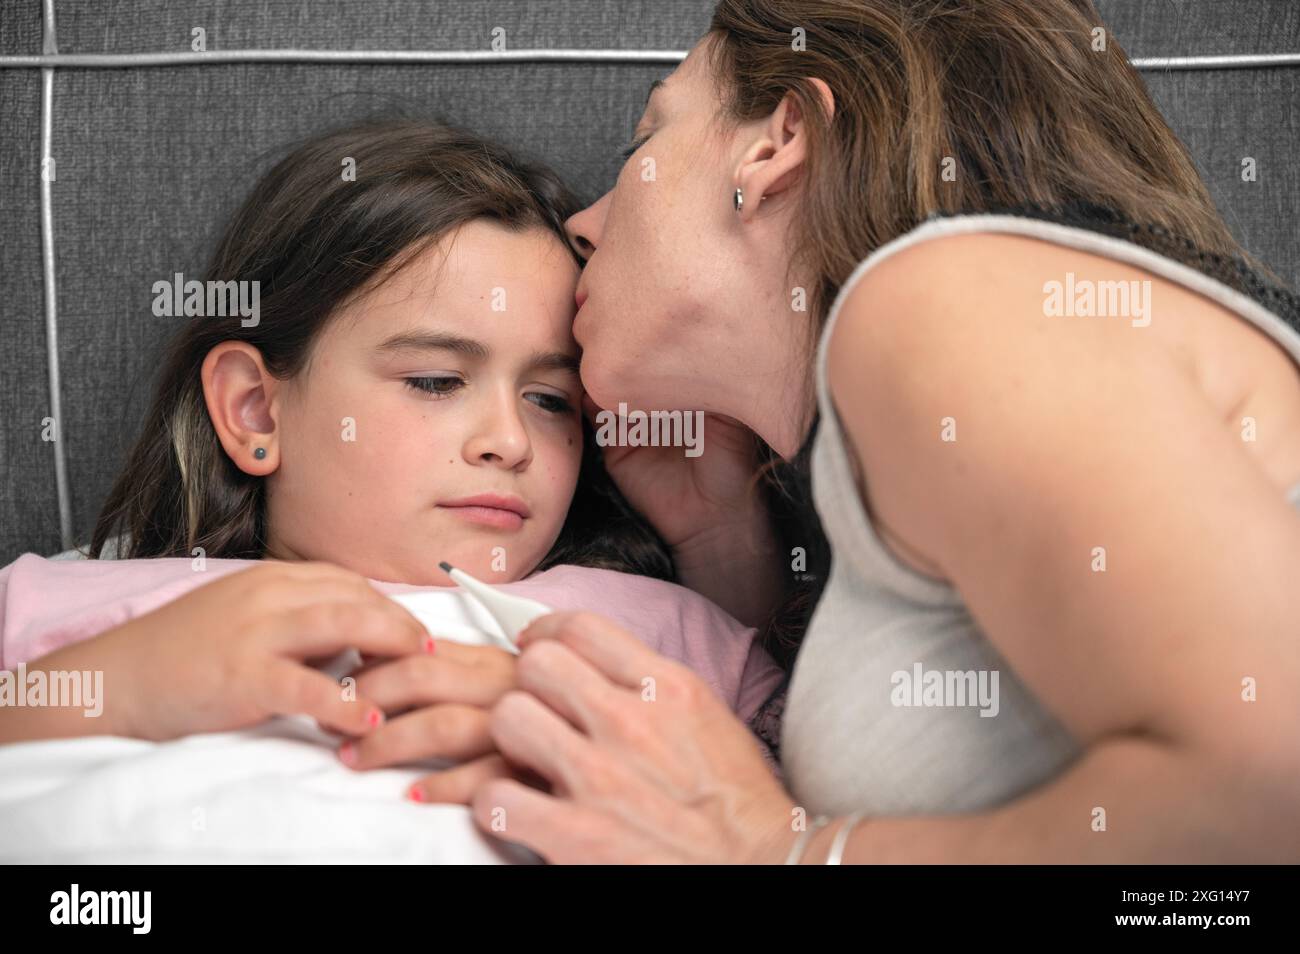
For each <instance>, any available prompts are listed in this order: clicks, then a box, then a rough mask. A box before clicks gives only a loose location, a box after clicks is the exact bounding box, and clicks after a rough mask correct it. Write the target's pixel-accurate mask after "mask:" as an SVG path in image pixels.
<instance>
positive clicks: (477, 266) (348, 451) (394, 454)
mask: <svg viewBox="0 0 1300 954" xmlns="http://www.w3.org/2000/svg"><path fill="white" fill-rule="evenodd" d="M577 273H578V268H577V266H576V264H575V263H574V262H573V259H572V257H571V256H570V255H569V253H568V251H567V249H565V247H564V245H563V243H562V242H561V241H560V240H559V239H558V238H556V237H555V236H554V235H552V234H550V233H549V232H546V231H544V230H542V229H529V230H526V231H522V232H512V231H509V230H507V229H505V228H503V227H501V226H499V225H496V224H493V223H490V222H488V221H483V220H476V221H473V222H470V223H468V224H466V225H464V226H463V227H462V228H460V229H459V230H458V232H457V233H455V234H454V235H452V236H449V237H447V238H444V239H443V240H442V241H441V242H439V243H438V244H437V245H435V246H433V247H431V248H430V249H429V250H427V251H425V252H424V253H423V254H421V255H419V256H418V257H416V258H413V259H412V260H411V261H410V262H409V263H408V264H407V265H406V267H405V268H403V269H401V270H400V271H398V272H397V273H396V274H394V275H392V276H391V277H390V278H389V280H388V281H387V282H386V283H384V284H382V285H381V286H379V287H378V288H375V289H372V290H370V291H368V292H366V293H364V294H363V295H361V296H360V297H359V298H357V299H355V300H354V301H352V302H351V303H349V304H348V305H347V306H345V307H344V308H343V309H341V310H340V312H339V313H338V314H336V315H334V316H332V318H331V320H330V321H329V323H328V324H327V325H326V328H325V330H324V331H323V332H322V333H321V336H320V338H319V340H318V341H317V342H316V343H315V345H314V347H313V350H312V357H311V360H310V362H309V363H308V365H307V367H306V368H305V369H304V370H303V371H302V373H300V374H299V375H297V376H296V377H294V378H293V379H291V380H289V381H284V382H277V383H276V386H275V391H274V395H273V396H272V398H271V409H272V415H271V416H272V417H274V418H275V429H274V434H273V438H274V444H275V447H274V453H275V455H276V457H277V458H278V466H277V467H276V468H275V470H274V471H273V472H271V473H270V474H269V476H268V478H267V483H268V493H269V498H268V499H269V503H268V518H269V523H270V541H269V547H268V552H267V555H268V556H269V557H272V558H282V559H303V560H328V561H331V562H333V563H337V564H340V565H342V566H344V567H347V568H349V569H352V570H355V571H356V572H358V573H361V574H363V575H365V576H368V577H371V578H374V579H382V580H390V581H396V582H404V583H413V584H419V585H450V580H448V579H447V577H446V575H445V574H443V572H442V571H441V570H439V569H438V562H439V561H440V560H446V561H448V562H449V563H451V564H452V565H454V566H456V567H459V568H461V569H464V570H467V571H468V572H470V573H471V574H474V575H475V576H478V577H480V578H483V579H486V580H491V581H496V582H505V581H508V580H517V579H520V578H521V577H523V576H525V575H527V574H528V573H529V572H531V571H532V569H533V568H534V567H535V566H536V565H537V564H538V563H539V562H540V561H541V560H542V558H543V557H544V556H545V555H546V553H547V552H548V551H549V550H550V548H551V546H552V544H553V543H554V542H555V540H556V537H557V536H558V535H559V532H560V528H561V526H562V525H563V523H564V519H565V514H566V513H567V511H568V508H569V503H570V500H571V499H572V497H573V492H574V488H575V486H576V483H577V477H578V468H579V464H580V461H581V456H582V422H581V417H580V414H581V407H582V405H581V398H582V388H581V386H580V384H579V380H578V374H577V369H578V349H577V346H576V344H575V342H574V340H573V336H572V334H571V331H570V326H571V322H572V319H573V295H574V288H575V284H576V280H577Z"/></svg>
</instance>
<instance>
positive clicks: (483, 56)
mask: <svg viewBox="0 0 1300 954" xmlns="http://www.w3.org/2000/svg"><path fill="white" fill-rule="evenodd" d="M685 57H686V51H685V50H606V49H590V50H582V49H557V50H543V49H527V50H504V51H502V52H500V53H496V52H493V51H492V50H212V51H209V52H206V53H195V52H191V51H188V50H185V51H177V52H174V53H62V54H60V53H49V52H46V53H43V54H41V55H37V56H26V55H24V56H0V68H11V69H13V68H23V67H39V68H41V69H48V68H51V67H73V68H77V69H121V68H129V67H139V66H195V65H198V64H204V63H390V64H404V63H679V62H681V61H682V60H683V59H685ZM1130 62H1131V63H1132V64H1133V67H1134V68H1135V69H1139V70H1230V69H1255V68H1267V67H1275V66H1300V53H1245V54H1239V55H1232V56H1153V57H1137V58H1135V59H1133V60H1131V61H1130Z"/></svg>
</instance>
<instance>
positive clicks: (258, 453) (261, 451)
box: [253, 447, 266, 460]
mask: <svg viewBox="0 0 1300 954" xmlns="http://www.w3.org/2000/svg"><path fill="white" fill-rule="evenodd" d="M253 456H254V457H256V458H257V459H258V460H265V459H266V448H265V447H254V448H253Z"/></svg>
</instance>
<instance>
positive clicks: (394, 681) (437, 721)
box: [339, 639, 517, 805]
mask: <svg viewBox="0 0 1300 954" xmlns="http://www.w3.org/2000/svg"><path fill="white" fill-rule="evenodd" d="M434 645H435V648H434V650H433V652H432V653H428V654H421V655H418V656H404V657H402V658H400V659H383V660H377V661H374V662H370V663H367V664H366V665H365V666H362V667H361V668H360V669H358V670H357V671H356V672H355V673H354V674H353V675H354V676H355V677H356V680H357V682H356V688H357V692H359V693H361V694H363V695H365V697H366V698H367V699H371V700H373V701H374V702H375V703H376V704H377V705H378V706H380V707H381V708H382V709H383V710H384V712H385V714H386V715H387V716H388V719H387V720H386V721H385V723H384V725H382V726H380V727H379V728H378V729H376V730H375V731H373V732H371V733H369V734H368V735H366V736H364V737H363V738H360V739H355V740H352V739H350V740H348V741H347V742H345V743H343V745H342V746H341V747H340V749H339V758H340V759H342V760H343V762H344V764H346V765H348V766H349V767H351V768H354V769H358V770H364V769H374V768H384V767H387V766H392V765H401V764H404V763H410V762H417V761H420V760H422V759H428V758H443V759H452V760H455V761H457V762H459V763H461V764H459V765H456V766H454V767H452V768H448V769H445V770H443V771H440V772H436V773H433V774H430V775H427V776H425V777H424V778H422V779H419V780H418V781H416V782H415V783H414V784H413V785H412V786H411V788H410V789H409V790H408V796H409V797H410V798H412V799H414V800H415V801H421V802H424V801H428V802H452V803H457V804H462V805H468V804H469V799H470V795H471V794H472V792H473V790H474V788H475V787H476V786H477V785H478V784H480V783H481V782H483V781H484V780H486V779H487V778H490V777H497V776H504V775H509V774H510V770H509V768H508V767H507V766H506V764H505V762H504V760H503V759H502V758H501V757H500V755H498V754H497V752H496V746H495V745H494V744H493V742H492V737H491V735H490V733H489V732H488V720H489V710H490V709H491V708H492V706H493V705H495V704H496V702H497V701H498V700H499V699H500V698H501V697H502V696H503V695H505V693H506V692H508V691H509V690H511V689H513V688H514V687H515V662H516V659H517V657H516V656H515V655H514V654H513V653H509V652H506V651H505V650H504V649H498V648H496V647H493V646H467V645H464V644H462V643H457V642H453V641H452V640H449V639H440V640H436V641H435V644H434Z"/></svg>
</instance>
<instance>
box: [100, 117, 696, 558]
mask: <svg viewBox="0 0 1300 954" xmlns="http://www.w3.org/2000/svg"><path fill="white" fill-rule="evenodd" d="M345 158H351V159H352V160H353V162H354V164H355V165H354V168H355V169H356V170H357V173H356V175H355V176H354V177H350V178H345V176H344V175H343V172H344V160H345ZM579 208H581V202H579V201H578V199H577V198H576V197H575V196H574V195H573V194H572V193H571V192H570V191H569V190H568V189H567V188H566V187H565V186H564V184H563V183H562V182H561V181H560V179H559V178H558V177H557V176H556V175H555V173H554V172H552V171H550V170H549V169H548V168H546V167H545V166H543V165H541V164H537V163H530V162H526V161H522V160H520V159H519V158H517V157H515V156H514V155H513V154H512V153H510V152H509V151H508V150H506V149H505V148H504V147H502V146H500V145H498V144H496V143H493V142H490V141H488V140H485V139H482V138H480V137H478V136H476V135H474V134H472V133H470V132H467V131H465V130H461V129H457V128H454V127H451V126H447V125H444V124H441V123H437V122H430V121H420V120H409V119H398V120H376V121H372V122H368V123H363V124H360V125H354V126H350V127H348V128H345V129H340V130H337V131H333V132H329V133H326V134H323V135H320V136H317V137H315V138H313V139H311V140H309V141H307V142H305V143H302V144H300V145H299V146H298V147H297V148H296V149H294V150H293V151H292V152H291V153H290V154H289V155H288V156H287V157H285V158H284V159H283V160H281V161H280V162H279V163H278V164H277V165H276V166H275V167H274V168H273V169H271V171H270V172H269V173H267V175H266V176H264V177H263V178H262V179H261V180H260V181H259V182H258V184H257V185H256V187H255V188H254V189H253V191H252V193H251V194H250V195H249V196H248V198H247V199H246V200H245V201H244V203H243V205H242V206H241V207H240V209H239V211H238V212H237V213H236V215H235V217H234V219H233V220H232V221H231V222H230V224H229V225H228V226H227V228H226V230H225V232H224V235H223V236H222V238H221V240H220V242H219V244H218V246H217V249H216V252H215V254H214V255H213V257H212V260H211V263H210V264H209V266H208V268H207V272H206V278H207V279H208V280H214V281H236V280H238V281H250V282H251V281H256V282H259V283H260V299H259V321H258V322H256V323H255V324H252V325H251V326H250V327H244V326H243V323H242V322H240V321H238V320H234V321H232V320H229V319H221V318H190V319H187V321H188V323H187V324H186V325H184V326H183V327H182V329H181V330H180V332H179V333H178V334H177V335H176V336H175V337H174V338H173V339H172V341H171V342H170V344H169V346H168V349H167V352H166V355H165V358H164V360H163V363H162V368H161V371H160V376H159V380H158V384H157V388H156V390H155V392H154V395H153V399H152V402H151V404H150V407H149V410H148V412H147V415H146V418H145V421H144V425H143V428H142V429H141V432H140V436H139V438H138V439H137V441H136V443H135V445H134V447H133V448H132V449H131V451H130V453H129V455H128V457H127V461H126V465H125V466H124V467H123V469H122V471H121V473H120V475H119V476H118V478H117V481H116V482H115V483H114V485H113V488H112V490H111V491H110V493H109V495H108V498H107V500H106V502H105V504H104V507H103V510H102V512H101V513H100V516H99V519H98V521H97V522H96V524H95V532H94V535H93V537H92V540H91V545H90V553H91V555H93V556H95V557H102V556H106V555H108V554H106V553H105V547H106V546H107V545H108V544H109V543H110V541H112V540H113V539H114V538H118V540H119V541H120V545H119V546H115V547H113V548H112V549H113V551H114V553H115V555H117V556H119V557H163V556H191V555H193V554H194V552H195V550H196V548H202V552H203V554H204V555H205V556H207V557H212V558H222V557H225V558H243V559H260V558H261V557H262V556H263V555H264V553H265V549H266V541H267V532H266V509H267V508H266V486H265V483H264V482H263V480H262V479H261V478H258V477H254V476H251V475H249V474H246V473H244V472H243V471H242V470H240V469H239V468H238V467H236V466H235V465H234V464H233V463H232V462H231V460H230V458H229V457H228V456H227V455H226V453H225V451H224V450H223V449H222V447H221V444H220V443H219V442H218V440H217V436H216V431H215V429H214V428H213V425H212V421H211V419H210V418H209V417H208V411H207V405H206V404H205V402H204V397H203V384H202V381H201V379H200V374H199V372H200V368H201V366H202V363H203V359H204V357H205V356H206V355H207V353H208V352H209V351H210V350H211V349H212V348H213V347H215V346H216V345H218V344H220V343H221V342H223V341H228V340H232V339H233V340H240V341H246V342H248V343H249V344H251V345H253V346H254V347H256V348H257V349H258V351H259V352H261V355H262V358H263V360H264V361H265V363H266V367H267V369H268V370H269V371H270V372H271V373H272V374H274V375H276V376H277V377H279V378H282V379H285V378H290V377H293V376H294V375H296V374H298V373H299V372H300V371H302V370H303V368H304V367H305V366H306V364H307V363H308V361H309V359H310V357H311V350H312V345H313V343H314V342H315V341H316V340H317V338H318V336H319V335H320V333H321V331H322V330H323V329H324V327H325V326H326V324H327V322H328V321H329V320H330V318H331V316H332V315H333V314H334V313H335V312H336V311H337V309H338V308H339V307H340V306H341V305H343V304H344V303H346V302H347V301H348V300H349V299H350V298H351V297H352V296H354V295H356V294H357V293H359V292H361V291H362V290H368V289H371V288H374V287H376V286H377V285H378V284H381V283H382V282H383V281H385V280H386V279H387V278H389V277H391V276H392V275H393V274H395V273H396V272H397V271H398V270H399V269H400V268H401V267H402V265H403V264H404V263H405V262H407V261H409V260H410V259H411V258H413V257H414V256H415V255H417V254H418V253H419V252H420V251H421V250H423V249H425V248H427V247H429V246H430V245H431V244H433V243H435V242H437V241H438V239H440V238H441V237H442V236H444V235H447V234H449V233H451V232H452V231H453V230H454V229H456V228H457V227H458V226H460V225H463V224H464V223H467V222H470V221H472V220H476V219H489V220H492V221H494V222H496V223H498V224H500V225H503V226H505V227H507V228H510V229H513V230H516V231H518V230H523V229H530V228H539V229H545V230H547V231H549V232H551V233H553V234H554V235H555V236H556V240H557V241H560V242H563V243H564V244H565V247H566V248H568V247H569V246H568V242H567V239H566V238H565V235H564V220H565V219H566V218H568V217H569V216H570V215H572V214H573V213H574V212H576V211H577V210H578V209H579ZM570 251H571V249H570ZM583 428H584V434H583V437H584V447H583V460H582V465H581V469H580V472H579V478H578V486H577V489H576V491H575V494H574V498H573V503H572V505H571V507H570V509H569V514H568V517H567V519H566V521H565V523H564V526H563V528H562V529H561V532H560V535H559V538H558V539H557V541H556V544H555V546H554V547H553V548H552V549H551V552H550V553H549V554H547V556H546V557H545V559H544V560H543V561H542V563H541V565H540V566H539V567H538V569H546V568H547V567H550V566H554V565H557V564H560V563H572V564H578V565H584V566H596V567H602V568H606V569H614V570H621V571H624V572H631V573H641V574H645V575H648V576H655V577H659V578H665V579H666V578H669V577H671V574H672V565H671V561H670V559H669V557H668V554H667V549H666V547H665V546H664V544H663V542H662V541H661V540H660V539H659V538H658V537H657V536H656V535H655V533H654V532H653V531H652V530H651V529H650V528H649V527H648V526H647V525H646V524H645V523H644V522H643V521H642V520H640V519H639V518H638V517H637V516H636V515H635V514H634V512H633V511H632V510H631V508H630V507H628V505H627V504H626V502H625V501H624V500H623V498H622V496H621V495H620V494H619V493H618V491H617V490H616V489H615V487H614V486H613V483H612V481H611V480H610V478H609V476H608V474H607V473H606V471H605V469H604V467H603V465H602V463H601V459H600V451H599V448H598V447H597V445H596V441H595V439H594V434H593V432H592V430H591V426H590V424H589V423H587V422H585V421H584V423H583Z"/></svg>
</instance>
